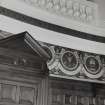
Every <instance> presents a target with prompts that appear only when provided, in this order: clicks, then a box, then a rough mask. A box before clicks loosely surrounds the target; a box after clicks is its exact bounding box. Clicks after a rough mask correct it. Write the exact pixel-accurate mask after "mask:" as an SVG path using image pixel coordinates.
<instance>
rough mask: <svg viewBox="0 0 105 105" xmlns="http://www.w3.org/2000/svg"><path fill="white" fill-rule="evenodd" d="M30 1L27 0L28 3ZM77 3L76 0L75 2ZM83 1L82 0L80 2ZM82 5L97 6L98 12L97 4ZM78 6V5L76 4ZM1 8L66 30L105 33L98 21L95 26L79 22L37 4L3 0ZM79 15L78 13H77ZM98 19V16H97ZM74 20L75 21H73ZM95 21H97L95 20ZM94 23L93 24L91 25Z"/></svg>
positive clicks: (76, 19)
mask: <svg viewBox="0 0 105 105" xmlns="http://www.w3.org/2000/svg"><path fill="white" fill-rule="evenodd" d="M28 1H29V0H27V2H28ZM74 1H76V0H74ZM80 1H81V0H80ZM81 2H82V3H85V4H86V6H87V4H88V3H89V4H88V5H90V4H91V5H93V4H94V5H95V6H93V7H96V9H95V10H96V11H97V8H98V7H97V4H95V3H92V2H89V1H88V2H87V1H81ZM76 5H77V4H76ZM0 6H1V7H4V8H7V9H10V10H13V11H15V12H18V13H21V14H24V15H26V16H30V17H32V18H36V19H39V20H42V21H45V22H48V23H52V24H56V25H59V26H63V27H66V28H71V29H75V30H78V31H82V32H86V33H92V34H96V35H103V34H104V31H103V29H102V28H100V27H98V19H97V20H96V24H93V23H94V22H82V21H80V20H78V18H71V16H70V17H68V16H67V15H65V14H62V13H61V12H60V13H59V12H57V11H55V10H52V9H46V8H45V7H41V6H39V5H37V4H35V6H32V3H31V4H29V3H26V1H23V2H22V0H8V1H7V0H3V1H2V2H1V4H0ZM63 11H65V8H63ZM76 14H78V13H76ZM96 14H97V13H96ZM96 17H98V16H96ZM73 19H74V20H73ZM94 20H95V19H94ZM91 23H92V24H91Z"/></svg>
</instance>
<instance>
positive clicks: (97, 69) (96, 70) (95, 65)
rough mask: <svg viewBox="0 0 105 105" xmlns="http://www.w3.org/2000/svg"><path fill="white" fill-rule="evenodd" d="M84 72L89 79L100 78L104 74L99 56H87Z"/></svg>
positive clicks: (85, 57)
mask: <svg viewBox="0 0 105 105" xmlns="http://www.w3.org/2000/svg"><path fill="white" fill-rule="evenodd" d="M83 62H84V63H83V65H84V68H83V72H84V73H85V75H86V76H88V77H89V78H99V77H101V76H102V75H103V74H104V68H103V65H102V63H101V60H100V57H99V56H93V55H87V54H85V56H84V58H83Z"/></svg>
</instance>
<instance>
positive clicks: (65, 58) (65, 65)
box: [59, 51, 81, 75]
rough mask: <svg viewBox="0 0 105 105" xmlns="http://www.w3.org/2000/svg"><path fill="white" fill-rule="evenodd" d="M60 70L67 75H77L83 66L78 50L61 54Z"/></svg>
mask: <svg viewBox="0 0 105 105" xmlns="http://www.w3.org/2000/svg"><path fill="white" fill-rule="evenodd" d="M59 68H60V70H61V71H62V72H63V73H65V74H67V75H76V74H77V73H79V72H80V70H81V66H80V63H79V57H78V54H77V52H72V51H65V52H63V53H62V54H61V62H60V63H59Z"/></svg>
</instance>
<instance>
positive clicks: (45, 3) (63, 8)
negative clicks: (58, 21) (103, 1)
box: [20, 0, 97, 23]
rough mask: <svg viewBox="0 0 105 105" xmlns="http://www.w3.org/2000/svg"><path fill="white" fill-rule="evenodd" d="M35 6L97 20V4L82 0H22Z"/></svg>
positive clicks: (87, 21) (79, 18)
mask: <svg viewBox="0 0 105 105" xmlns="http://www.w3.org/2000/svg"><path fill="white" fill-rule="evenodd" d="M20 1H23V2H25V3H27V4H29V5H31V6H33V7H39V8H40V9H41V8H42V9H45V10H46V11H49V12H52V13H54V14H57V15H61V16H65V17H66V18H69V19H73V20H79V21H82V22H86V23H94V22H96V21H97V20H96V17H97V16H96V15H97V5H96V4H95V3H92V2H89V1H81V0H78V1H77V0H20Z"/></svg>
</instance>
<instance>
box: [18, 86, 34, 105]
mask: <svg viewBox="0 0 105 105" xmlns="http://www.w3.org/2000/svg"><path fill="white" fill-rule="evenodd" d="M34 95H35V89H34V88H30V87H20V104H25V105H26V104H27V105H28V104H29V105H33V104H34Z"/></svg>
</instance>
